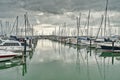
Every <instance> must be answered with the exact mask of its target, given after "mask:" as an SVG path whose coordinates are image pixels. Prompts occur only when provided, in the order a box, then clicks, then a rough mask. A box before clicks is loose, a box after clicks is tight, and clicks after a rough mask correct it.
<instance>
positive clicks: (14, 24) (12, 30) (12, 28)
mask: <svg viewBox="0 0 120 80" xmlns="http://www.w3.org/2000/svg"><path fill="white" fill-rule="evenodd" d="M16 21H17V18H16V19H15V22H14V24H13V27H12V30H11V31H10V34H12V32H13V30H14V28H15V23H16Z"/></svg>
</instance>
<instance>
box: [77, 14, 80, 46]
mask: <svg viewBox="0 0 120 80" xmlns="http://www.w3.org/2000/svg"><path fill="white" fill-rule="evenodd" d="M80 19H81V13H80V15H79V16H78V17H77V44H78V37H79V28H80Z"/></svg>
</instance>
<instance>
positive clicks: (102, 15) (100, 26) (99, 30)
mask: <svg viewBox="0 0 120 80" xmlns="http://www.w3.org/2000/svg"><path fill="white" fill-rule="evenodd" d="M103 18H104V17H103V15H102V19H101V23H100V28H99V30H98V33H97V36H96V38H95V40H96V39H97V38H98V35H99V32H100V30H101V32H102V24H103Z"/></svg>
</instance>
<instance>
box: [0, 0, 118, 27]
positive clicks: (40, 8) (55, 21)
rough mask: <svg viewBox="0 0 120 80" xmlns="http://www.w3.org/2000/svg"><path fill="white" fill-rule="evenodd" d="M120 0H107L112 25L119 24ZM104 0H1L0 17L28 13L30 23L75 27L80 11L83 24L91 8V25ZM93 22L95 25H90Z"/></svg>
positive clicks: (7, 17)
mask: <svg viewBox="0 0 120 80" xmlns="http://www.w3.org/2000/svg"><path fill="white" fill-rule="evenodd" d="M119 5H120V1H119V0H109V4H108V15H109V17H110V20H111V25H114V26H117V27H118V26H120V24H119V22H120V19H119V17H120V6H119ZM105 6H106V0H0V19H1V20H3V21H6V20H8V21H14V19H15V17H16V16H19V17H20V20H19V21H20V22H22V21H23V19H24V18H23V15H24V14H25V13H26V12H27V13H28V14H29V19H30V21H31V24H36V23H39V24H52V25H61V24H63V23H64V22H66V23H67V25H68V26H75V24H76V23H75V18H76V16H78V15H79V13H80V12H81V13H82V25H84V24H85V21H86V20H87V16H88V11H89V10H91V22H90V25H91V26H93V25H94V26H96V25H97V26H99V24H100V21H101V15H102V14H104V11H105ZM93 23H94V24H93Z"/></svg>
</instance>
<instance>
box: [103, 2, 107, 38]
mask: <svg viewBox="0 0 120 80" xmlns="http://www.w3.org/2000/svg"><path fill="white" fill-rule="evenodd" d="M107 10H108V0H106V8H105V24H104V36H106V25H107V24H106V22H107Z"/></svg>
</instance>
